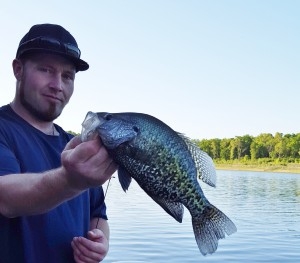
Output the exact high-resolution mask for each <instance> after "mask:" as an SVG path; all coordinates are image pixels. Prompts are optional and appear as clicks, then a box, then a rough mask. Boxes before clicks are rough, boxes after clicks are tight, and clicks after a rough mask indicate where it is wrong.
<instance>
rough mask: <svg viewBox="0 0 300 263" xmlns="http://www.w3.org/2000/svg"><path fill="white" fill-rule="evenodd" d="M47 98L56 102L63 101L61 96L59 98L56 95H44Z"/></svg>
mask: <svg viewBox="0 0 300 263" xmlns="http://www.w3.org/2000/svg"><path fill="white" fill-rule="evenodd" d="M44 97H45V98H47V99H48V100H50V101H54V102H62V101H63V100H62V99H61V98H58V97H56V96H54V95H47V94H46V95H44Z"/></svg>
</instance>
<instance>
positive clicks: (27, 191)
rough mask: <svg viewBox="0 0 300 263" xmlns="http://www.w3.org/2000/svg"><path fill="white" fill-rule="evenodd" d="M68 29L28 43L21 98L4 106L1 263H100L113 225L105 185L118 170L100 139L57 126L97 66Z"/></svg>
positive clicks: (19, 70) (30, 37)
mask: <svg viewBox="0 0 300 263" xmlns="http://www.w3.org/2000/svg"><path fill="white" fill-rule="evenodd" d="M80 55H81V54H80V50H79V48H78V46H77V43H76V40H75V39H74V37H73V36H72V35H71V34H70V33H69V32H68V31H67V30H65V29H64V28H63V27H61V26H59V25H53V24H41V25H34V26H33V27H31V29H30V30H29V32H28V33H27V34H26V35H25V36H24V37H23V38H22V40H21V41H20V44H19V47H18V50H17V54H16V58H15V59H14V60H13V64H12V66H13V72H14V75H15V78H16V93H15V97H14V100H13V101H12V103H10V105H5V106H3V107H1V108H0V262H1V263H8V262H9V263H14V262H16V263H17V262H18V263H22V262H28V263H36V262H38V263H40V262H51V263H54V262H55V263H57V262H68V263H69V262H99V261H102V260H103V258H104V257H105V255H106V254H107V252H108V247H109V243H108V240H109V227H108V224H107V221H106V220H107V216H106V206H105V203H104V194H103V190H102V187H101V185H102V184H103V183H104V182H105V181H106V180H108V179H109V178H110V177H111V175H112V174H113V173H114V172H115V170H116V165H115V164H114V163H113V162H112V160H111V159H110V158H109V157H108V155H107V152H106V150H105V148H104V147H103V146H102V144H101V142H100V140H99V139H95V140H91V141H88V142H81V141H80V138H79V137H74V138H72V137H73V136H72V135H71V134H68V133H66V132H65V131H64V130H63V129H62V128H61V127H59V126H58V125H56V124H54V123H53V121H54V120H55V119H56V118H57V117H58V116H59V115H60V114H61V112H62V110H63V109H64V107H65V105H66V104H67V103H68V102H69V99H70V98H71V96H72V93H73V90H74V80H75V74H76V72H78V71H84V70H87V69H88V67H89V65H88V64H87V63H86V62H85V61H83V60H82V59H80Z"/></svg>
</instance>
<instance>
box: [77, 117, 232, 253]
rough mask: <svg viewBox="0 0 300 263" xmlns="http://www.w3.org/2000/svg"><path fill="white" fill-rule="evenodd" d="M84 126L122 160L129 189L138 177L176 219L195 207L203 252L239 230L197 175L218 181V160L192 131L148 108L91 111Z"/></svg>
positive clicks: (124, 182) (86, 136)
mask: <svg viewBox="0 0 300 263" xmlns="http://www.w3.org/2000/svg"><path fill="white" fill-rule="evenodd" d="M82 126H83V129H82V133H81V137H82V140H83V141H86V140H88V139H89V138H90V137H93V136H95V134H96V135H99V136H100V138H101V140H102V142H103V144H104V146H105V147H106V149H107V151H108V153H109V155H110V156H111V157H112V158H113V160H114V161H115V162H116V163H117V164H118V165H119V167H118V178H119V181H120V184H121V186H122V188H123V190H124V191H126V190H128V187H129V185H130V182H131V180H132V178H134V179H135V180H136V182H137V183H138V184H139V186H140V187H141V188H142V189H143V190H144V191H145V192H146V193H147V194H148V195H149V196H150V197H151V198H152V199H153V200H154V201H155V202H156V203H157V204H159V205H160V206H161V207H162V208H163V209H164V210H165V211H166V212H167V213H168V214H169V215H171V216H172V217H173V218H174V219H175V220H176V221H178V222H180V223H181V222H182V218H183V212H184V207H186V208H187V209H188V210H189V212H190V214H191V217H192V225H193V230H194V235H195V239H196V242H197V245H198V247H199V250H200V252H201V253H202V254H203V255H206V254H212V253H214V252H215V251H216V249H217V247H218V240H219V239H222V238H225V234H227V235H230V234H232V233H234V232H235V231H236V226H235V225H234V223H233V222H232V221H231V220H230V219H229V218H228V217H227V216H226V215H225V214H224V213H223V212H221V211H220V210H219V209H218V208H216V207H215V206H213V205H212V204H211V203H210V202H209V201H208V200H207V198H206V197H205V196H204V193H203V191H202V189H201V187H200V184H199V182H198V180H197V177H199V178H200V179H202V180H203V181H204V182H205V183H207V184H209V185H210V186H215V183H216V172H215V168H214V164H213V161H212V159H211V158H210V157H209V156H208V155H207V154H206V153H205V152H203V151H202V150H200V149H199V148H198V147H197V146H196V145H195V144H193V143H192V142H191V141H190V140H189V139H188V138H187V137H185V136H183V135H182V134H180V133H177V132H175V131H174V130H173V129H172V128H170V127H169V126H168V125H167V124H165V123H164V122H162V121H160V120H159V119H157V118H155V117H153V116H150V115H147V114H143V113H129V112H128V113H105V112H99V113H93V112H88V114H87V116H86V118H85V120H84V122H83V124H82Z"/></svg>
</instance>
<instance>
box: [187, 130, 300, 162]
mask: <svg viewBox="0 0 300 263" xmlns="http://www.w3.org/2000/svg"><path fill="white" fill-rule="evenodd" d="M193 142H194V143H196V145H198V146H199V147H200V148H201V149H202V150H203V151H205V152H207V153H208V154H209V155H210V156H211V158H212V159H214V161H217V162H219V163H220V162H222V161H225V162H226V161H230V160H239V161H241V162H243V161H248V162H249V161H257V160H260V159H265V160H268V161H271V162H274V161H286V162H297V163H299V162H300V133H297V134H285V135H284V134H282V133H276V134H275V135H274V136H273V135H272V134H270V133H262V134H260V135H258V136H257V137H253V136H250V135H244V136H236V137H235V138H230V139H209V140H208V139H203V140H193Z"/></svg>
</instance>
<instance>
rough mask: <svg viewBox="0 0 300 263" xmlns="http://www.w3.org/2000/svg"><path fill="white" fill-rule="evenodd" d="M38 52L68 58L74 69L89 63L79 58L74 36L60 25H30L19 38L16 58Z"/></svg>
mask: <svg viewBox="0 0 300 263" xmlns="http://www.w3.org/2000/svg"><path fill="white" fill-rule="evenodd" d="M40 52H42V53H50V54H57V55H61V56H64V57H66V58H68V59H70V60H71V61H72V62H73V63H74V65H75V67H76V71H84V70H87V69H88V68H89V64H88V63H86V62H85V61H83V60H82V59H80V56H81V52H80V49H79V48H78V45H77V42H76V40H75V38H74V37H73V36H72V35H71V34H70V33H69V32H68V31H67V30H66V29H64V28H63V27H62V26H60V25H54V24H39V25H34V26H32V27H31V28H30V30H29V31H28V33H27V34H26V35H25V36H24V37H23V38H22V39H21V41H20V43H19V47H18V50H17V54H16V58H21V57H22V56H23V55H25V54H30V53H40Z"/></svg>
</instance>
